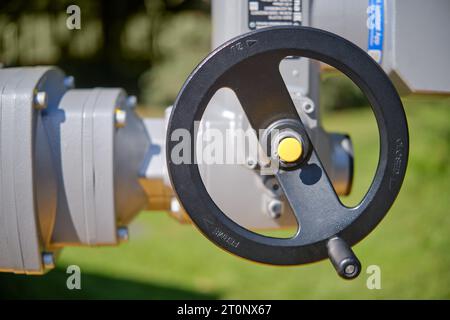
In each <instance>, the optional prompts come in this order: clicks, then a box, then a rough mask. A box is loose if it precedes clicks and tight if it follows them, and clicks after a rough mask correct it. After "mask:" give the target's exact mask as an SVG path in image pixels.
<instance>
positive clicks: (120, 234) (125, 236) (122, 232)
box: [117, 226, 130, 243]
mask: <svg viewBox="0 0 450 320" xmlns="http://www.w3.org/2000/svg"><path fill="white" fill-rule="evenodd" d="M117 239H118V240H119V243H123V242H128V240H129V239H130V234H129V232H128V227H126V226H122V227H118V228H117Z"/></svg>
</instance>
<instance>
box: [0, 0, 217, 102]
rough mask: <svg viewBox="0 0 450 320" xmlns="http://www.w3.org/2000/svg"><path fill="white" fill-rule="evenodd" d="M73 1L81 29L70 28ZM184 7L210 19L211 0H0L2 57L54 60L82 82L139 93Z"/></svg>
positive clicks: (162, 57) (12, 62) (15, 61)
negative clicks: (144, 76) (141, 80)
mask: <svg viewBox="0 0 450 320" xmlns="http://www.w3.org/2000/svg"><path fill="white" fill-rule="evenodd" d="M72 4H75V5H78V6H79V7H80V9H81V29H80V30H68V29H67V27H66V19H67V17H68V14H67V13H66V9H67V7H68V6H69V5H72ZM186 11H190V12H195V13H196V14H197V15H199V16H202V17H203V20H204V19H205V18H206V19H207V16H208V14H209V1H205V0H146V1H142V0H127V1H123V0H109V1H106V0H98V1H89V0H75V1H68V0H36V1H25V0H2V1H1V2H0V62H1V63H2V64H4V65H5V66H22V65H36V64H56V65H58V66H60V67H61V68H62V69H64V70H65V71H66V72H67V73H69V74H72V75H74V76H75V78H76V81H77V86H78V87H92V86H99V85H102V86H120V87H124V88H125V89H126V90H127V91H128V92H130V93H133V94H138V93H139V92H138V79H139V78H140V75H141V74H144V73H145V74H148V73H149V72H151V71H150V70H151V68H152V67H153V66H155V65H157V64H158V63H160V62H162V61H166V60H167V59H166V55H167V54H168V52H167V50H166V49H161V47H164V44H162V43H161V41H165V40H161V38H160V34H161V33H163V32H165V29H166V24H167V23H172V20H173V17H175V16H177V15H181V14H182V13H184V12H186ZM178 27H180V30H179V31H180V32H182V31H183V26H180V25H179V26H178ZM173 32H174V33H176V31H173ZM142 89H144V90H147V89H148V87H147V86H143V87H142ZM143 95H144V96H147V94H143Z"/></svg>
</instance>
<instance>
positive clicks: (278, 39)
mask: <svg viewBox="0 0 450 320" xmlns="http://www.w3.org/2000/svg"><path fill="white" fill-rule="evenodd" d="M288 56H300V57H307V58H312V59H316V60H320V61H322V62H325V63H327V64H329V65H331V66H333V67H335V68H336V69H338V70H340V71H342V72H343V73H344V74H346V75H347V76H348V77H349V78H350V79H352V80H353V82H355V83H356V84H357V85H358V86H359V87H360V89H361V90H362V92H363V93H364V94H365V95H366V97H367V98H368V100H369V102H370V104H371V107H372V109H373V112H374V114H375V118H376V121H377V125H378V130H379V136H380V158H379V162H378V167H377V170H376V174H375V177H374V180H373V182H372V184H371V186H370V188H369V190H368V192H367V193H366V195H365V196H364V198H363V199H362V201H361V202H360V203H359V204H358V205H357V206H356V207H353V208H348V207H346V206H344V205H343V204H342V203H341V202H340V201H339V198H338V196H337V195H336V193H335V191H334V189H333V187H332V185H331V182H330V179H329V178H328V176H327V174H326V172H325V170H324V167H323V165H322V163H321V161H320V158H319V156H318V154H317V152H316V150H315V148H314V145H313V144H312V142H311V140H310V139H309V137H308V135H307V132H306V130H305V128H304V126H303V124H302V122H301V120H300V118H299V116H298V114H297V111H296V109H295V106H294V104H293V102H292V100H291V98H290V95H289V92H288V91H287V88H286V86H285V84H284V82H283V79H282V77H281V74H280V72H279V68H278V66H279V63H280V62H281V60H283V59H284V58H286V57H288ZM223 87H228V88H230V89H232V90H233V91H234V92H235V93H236V96H237V97H238V99H239V101H240V103H241V105H242V107H243V109H244V111H245V113H246V115H247V117H248V119H249V122H250V124H251V126H252V127H253V129H255V130H256V131H257V132H258V130H260V129H264V130H266V131H267V132H269V131H270V130H272V129H273V128H275V127H279V126H282V127H289V128H291V129H292V130H294V131H295V132H297V133H298V134H299V135H300V136H301V138H302V140H303V141H302V153H301V154H302V157H303V158H302V159H301V161H300V160H299V162H298V163H297V164H296V165H294V166H287V167H281V168H280V170H278V171H277V172H276V173H275V176H276V178H277V179H278V181H279V183H280V185H281V187H282V189H283V191H284V193H285V195H286V198H287V200H288V202H289V203H290V205H291V207H292V209H293V212H294V214H295V216H296V218H297V220H298V223H299V226H300V228H299V231H298V233H297V234H296V235H294V236H293V237H292V238H287V239H280V238H272V237H268V236H264V235H260V234H256V233H254V232H252V231H249V230H247V229H245V228H243V227H242V226H240V225H238V224H236V223H235V222H233V221H232V220H231V219H229V218H228V217H227V216H226V215H225V214H224V213H223V212H222V211H221V210H220V209H219V207H218V206H217V205H216V204H215V203H214V201H213V200H212V199H211V197H210V195H209V194H208V192H207V190H206V188H205V186H204V184H203V182H202V179H201V176H200V172H199V169H198V166H197V164H196V163H195V161H194V159H193V158H194V156H193V155H194V154H195V152H191V154H192V159H191V160H192V161H191V162H190V163H181V164H179V163H178V162H175V161H173V159H171V153H172V149H173V148H174V147H175V146H176V145H177V142H178V141H173V140H172V139H171V137H172V133H173V132H174V131H175V130H176V129H186V130H188V131H189V132H190V134H191V138H192V139H195V122H196V121H200V119H201V118H202V115H203V113H204V111H205V108H206V106H207V105H208V102H209V101H210V99H211V98H212V96H213V95H214V93H215V92H216V91H217V90H219V89H221V88H223ZM193 145H195V143H194V144H193ZM167 146H168V147H167V165H168V169H169V174H170V178H171V181H172V185H173V186H174V189H175V191H176V193H177V196H178V198H179V200H180V201H181V203H182V204H183V206H184V208H185V209H186V211H187V213H188V214H189V215H190V217H191V219H192V221H193V222H194V223H195V224H196V225H197V227H198V228H199V229H200V231H201V232H202V233H203V234H204V235H205V236H206V237H207V238H209V239H210V240H211V241H212V242H214V243H215V244H216V245H218V246H219V247H221V248H223V249H225V250H227V251H229V252H231V253H233V254H236V255H238V256H241V257H244V258H247V259H250V260H253V261H258V262H262V263H268V264H276V265H295V264H304V263H310V262H314V261H318V260H321V259H324V258H326V257H328V256H330V258H331V260H332V262H333V264H334V265H335V267H336V269H337V270H338V272H339V273H341V274H342V275H343V276H344V277H346V278H351V277H352V276H353V275H355V274H356V275H357V274H358V273H359V271H360V264H359V261H358V260H357V259H356V257H355V256H354V254H353V253H352V251H351V249H350V246H352V245H354V244H355V243H357V242H358V241H360V240H361V239H363V238H364V237H365V236H366V235H367V234H368V233H369V232H370V231H371V230H372V229H374V228H375V227H376V225H377V224H378V223H379V222H380V221H381V220H382V218H383V217H384V216H385V214H386V213H387V211H388V209H389V208H390V207H391V205H392V203H393V202H394V200H395V198H396V196H397V194H398V192H399V190H400V187H401V184H402V181H403V178H404V175H405V171H406V164H407V158H408V146H409V142H408V128H407V122H406V117H405V114H404V110H403V106H402V103H401V101H400V98H399V96H398V94H397V91H396V90H395V88H394V86H393V85H392V83H391V82H390V80H389V78H388V77H387V75H386V74H385V73H384V71H383V70H382V69H381V68H380V66H379V65H378V64H377V63H376V62H375V61H374V60H373V59H372V58H371V57H370V56H369V55H367V53H366V52H364V51H363V50H362V49H360V48H359V47H357V46H356V45H354V44H353V43H351V42H349V41H347V40H345V39H343V38H341V37H339V36H337V35H335V34H332V33H329V32H326V31H323V30H319V29H314V28H310V27H272V28H265V29H261V30H258V31H254V32H250V33H248V34H245V35H242V36H239V37H237V38H235V39H233V40H231V41H229V42H227V43H226V44H224V45H222V46H221V47H219V48H217V49H216V50H215V51H213V52H212V53H211V54H210V55H209V56H208V57H207V58H206V59H205V60H203V62H201V63H200V64H199V66H198V67H197V68H196V69H195V70H194V71H193V72H192V74H191V75H190V76H189V78H188V79H187V81H186V83H185V84H184V86H183V88H182V89H181V91H180V93H179V95H178V97H177V100H176V102H175V104H174V107H173V111H172V114H171V117H170V121H169V125H168V135H167ZM336 239H339V240H336ZM344 244H345V245H344ZM342 257H343V258H342ZM346 259H347V260H346ZM342 261H344V262H345V261H347V262H348V261H351V262H352V263H351V265H353V267H348V268H347V271H348V272H347V275H346V271H345V269H346V266H347V265H348V263H347V262H345V263H343V262H342ZM342 266H344V269H342ZM341 269H342V270H343V271H342V270H341ZM351 269H352V270H353V271H355V270H356V272H350V271H352V270H351ZM349 275H350V276H349Z"/></svg>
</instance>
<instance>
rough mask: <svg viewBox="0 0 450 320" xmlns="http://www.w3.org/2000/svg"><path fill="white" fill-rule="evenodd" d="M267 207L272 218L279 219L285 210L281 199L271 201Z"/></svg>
mask: <svg viewBox="0 0 450 320" xmlns="http://www.w3.org/2000/svg"><path fill="white" fill-rule="evenodd" d="M267 209H268V211H269V216H270V217H271V218H272V219H278V218H279V217H281V213H282V212H283V203H282V202H281V201H280V200H272V201H270V202H269V205H268V207H267Z"/></svg>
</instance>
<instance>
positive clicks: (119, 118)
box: [114, 108, 127, 128]
mask: <svg viewBox="0 0 450 320" xmlns="http://www.w3.org/2000/svg"><path fill="white" fill-rule="evenodd" d="M114 116H115V122H116V128H123V127H125V125H126V123H127V112H126V111H125V110H122V109H119V108H117V109H116V111H115V114H114Z"/></svg>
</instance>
